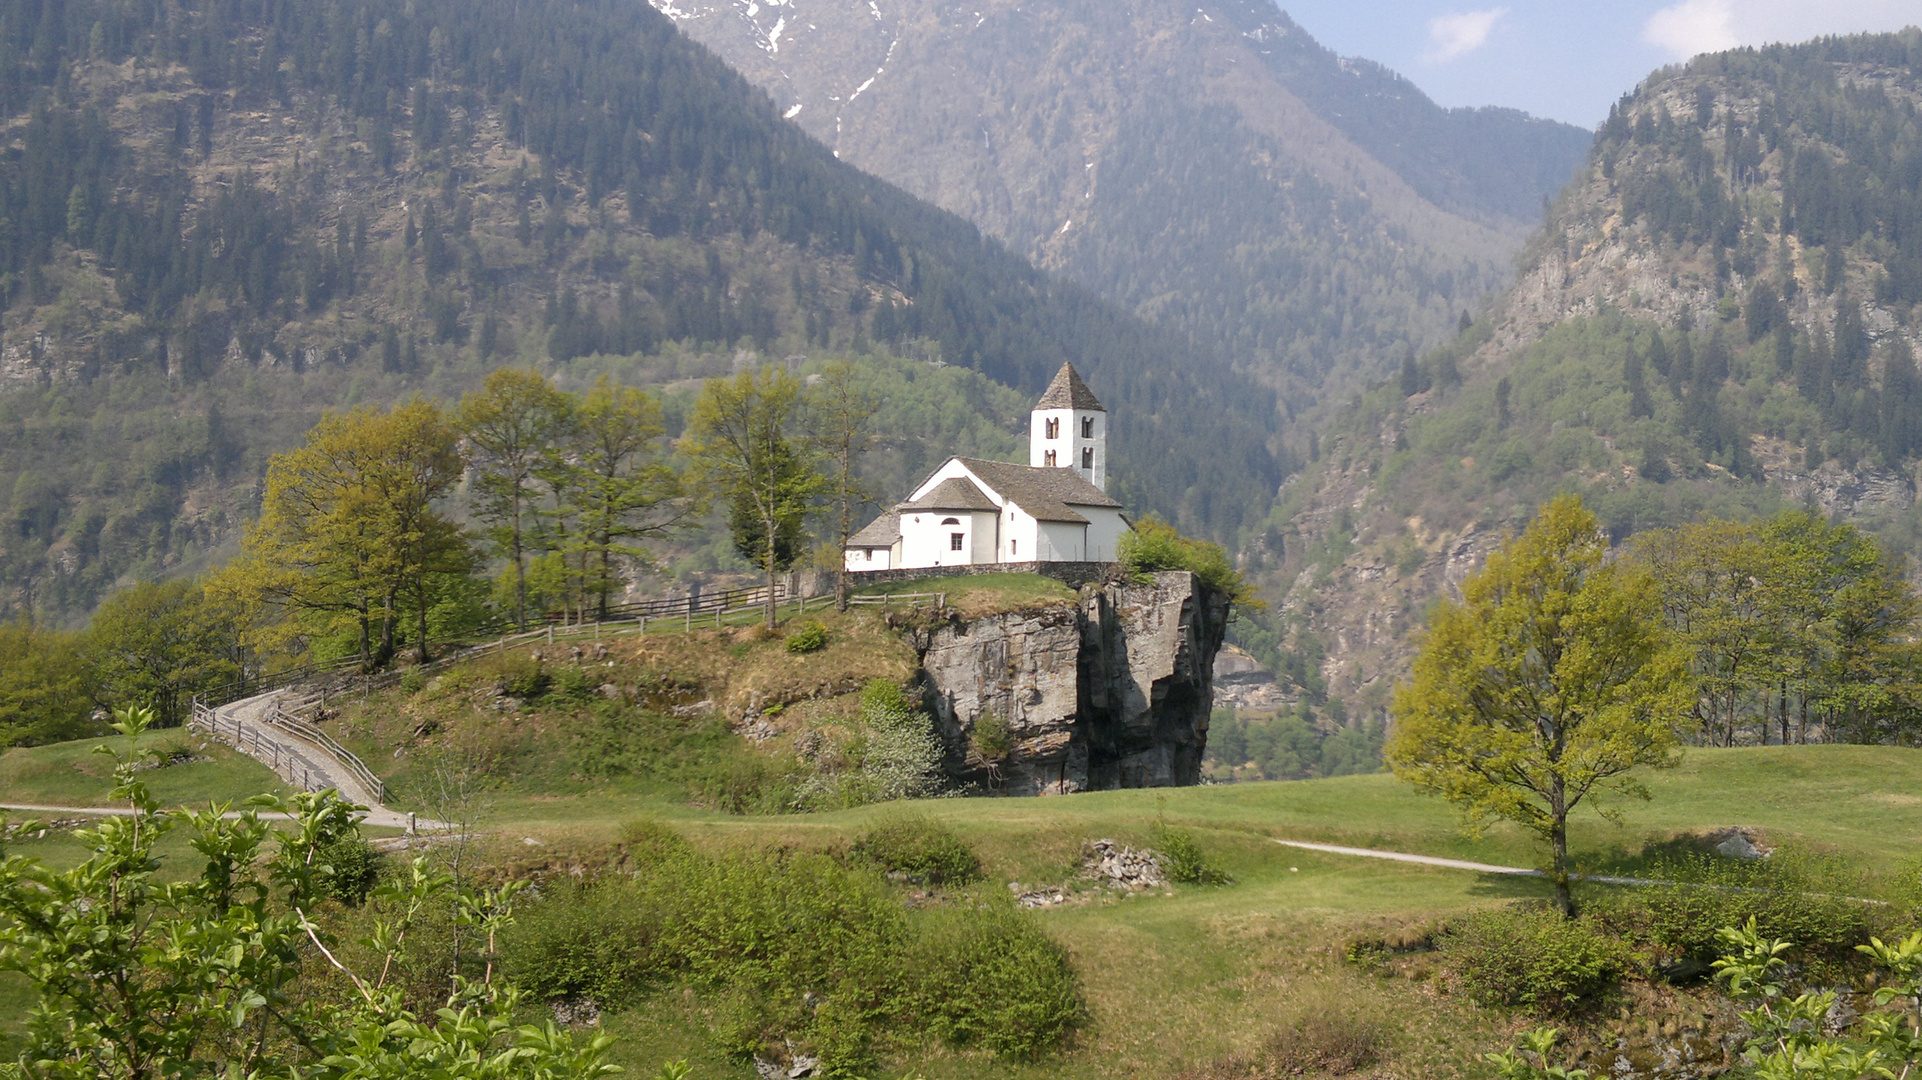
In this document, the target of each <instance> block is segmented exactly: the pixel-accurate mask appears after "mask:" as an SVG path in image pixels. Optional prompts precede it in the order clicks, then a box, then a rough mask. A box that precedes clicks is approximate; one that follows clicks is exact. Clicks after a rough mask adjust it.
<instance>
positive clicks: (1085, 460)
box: [1081, 446, 1094, 469]
mask: <svg viewBox="0 0 1922 1080" xmlns="http://www.w3.org/2000/svg"><path fill="white" fill-rule="evenodd" d="M1081 467H1082V468H1084V469H1092V468H1094V447H1092V446H1090V447H1087V448H1085V449H1083V450H1082V451H1081Z"/></svg>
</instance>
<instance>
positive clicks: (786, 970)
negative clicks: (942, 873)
mask: <svg viewBox="0 0 1922 1080" xmlns="http://www.w3.org/2000/svg"><path fill="white" fill-rule="evenodd" d="M638 832H639V834H640V835H641V837H642V838H643V839H646V838H648V837H653V838H658V837H659V836H660V830H659V828H658V827H656V826H654V825H652V824H649V825H643V826H640V827H639V829H638ZM669 843H670V846H673V845H672V842H671V841H670V842H669ZM502 955H503V970H504V971H505V972H506V974H507V976H508V977H509V978H510V979H511V980H512V981H513V982H514V983H515V984H516V985H518V986H520V987H521V988H522V989H524V990H526V991H527V992H529V993H530V994H532V995H533V996H534V997H535V998H536V999H538V1000H544V1001H551V1000H555V999H558V998H566V997H576V996H581V995H586V996H589V997H592V998H594V999H595V1000H596V1001H598V1002H600V1003H602V1004H603V1005H610V1006H618V1005H619V1004H621V1003H625V1002H632V1001H633V1000H635V999H636V997H637V996H638V995H640V994H643V993H647V992H650V991H659V990H666V989H670V988H685V989H688V990H692V991H695V992H697V993H701V994H705V995H709V999H710V1001H711V1002H712V1003H713V1004H714V1005H715V1010H716V1018H715V1022H714V1030H715V1033H716V1037H717V1039H718V1040H719V1041H720V1042H721V1043H722V1044H723V1045H724V1046H725V1047H727V1048H728V1049H729V1050H730V1051H732V1052H734V1053H737V1054H742V1055H746V1054H750V1053H760V1052H762V1050H761V1048H763V1047H767V1048H771V1049H772V1048H781V1047H784V1044H786V1043H787V1042H788V1040H792V1041H793V1044H794V1047H795V1049H796V1050H805V1051H806V1052H809V1053H814V1054H819V1055H820V1056H821V1057H822V1066H823V1068H824V1071H826V1072H827V1073H829V1074H830V1075H831V1074H834V1073H836V1072H842V1071H846V1070H848V1069H850V1068H854V1067H857V1066H859V1065H861V1064H863V1062H864V1059H865V1058H867V1057H868V1055H869V1054H870V1053H871V1052H872V1048H873V1046H874V1044H875V1043H876V1042H877V1041H880V1040H886V1039H892V1040H893V1041H894V1042H896V1043H897V1044H901V1045H905V1046H914V1045H918V1043H919V1039H920V1038H922V1037H925V1035H932V1036H933V1037H934V1038H937V1039H940V1040H942V1041H944V1042H946V1043H949V1044H951V1045H955V1046H961V1045H967V1044H975V1045H980V1046H983V1047H985V1048H987V1049H989V1050H992V1051H994V1052H996V1053H1000V1054H1005V1055H1011V1056H1033V1055H1035V1054H1039V1053H1042V1052H1045V1051H1046V1050H1048V1049H1049V1048H1051V1047H1054V1046H1056V1045H1057V1044H1058V1043H1059V1042H1060V1040H1061V1039H1062V1038H1063V1037H1064V1036H1065V1035H1066V1033H1067V1032H1068V1030H1069V1029H1070V1028H1071V1027H1072V1025H1073V1024H1074V1023H1075V1022H1076V1020H1077V1019H1078V1018H1079V1017H1080V1015H1081V1011H1082V1009H1081V998H1080V992H1079V989H1078V985H1077V982H1076V979H1075V975H1074V971H1073V969H1072V968H1071V967H1070V966H1069V964H1068V961H1067V958H1066V956H1065V955H1064V953H1063V952H1062V950H1061V949H1060V947H1059V946H1057V945H1055V944H1054V942H1053V941H1052V940H1050V939H1049V938H1048V936H1047V935H1046V934H1044V933H1043V932H1042V931H1041V930H1040V929H1039V927H1038V926H1037V925H1036V924H1035V922H1034V920H1033V919H1032V917H1031V916H1029V915H1028V914H1026V913H1024V912H1021V911H1018V910H1016V909H1015V908H1014V906H1013V902H1012V901H1011V900H1010V899H1009V898H1008V897H1007V896H1006V895H1005V894H1003V893H1001V892H1000V890H993V891H991V892H989V893H988V894H986V895H983V896H981V897H979V898H977V899H975V900H973V901H971V902H969V903H966V904H957V905H952V906H942V907H934V908H923V909H917V910H909V909H908V908H906V907H904V906H903V905H902V903H901V901H900V898H899V895H898V894H897V893H896V892H895V891H894V890H893V889H892V888H890V887H889V886H888V885H887V883H886V882H885V881H884V880H883V879H882V878H881V877H880V876H879V875H878V874H875V873H873V872H872V871H870V870H867V869H866V868H864V867H861V866H846V865H842V864H841V863H839V862H837V861H835V860H834V859H831V858H828V857H826V856H823V855H814V854H801V853H794V852H776V851H761V852H746V853H739V852H736V853H731V854H729V855H728V856H727V857H715V858H710V857H707V856H704V855H701V854H699V853H696V852H686V853H682V854H677V855H673V856H671V857H668V858H663V859H660V860H657V861H655V862H653V863H651V864H648V865H641V866H637V867H636V868H635V869H634V870H633V873H632V875H631V876H623V877H618V878H615V877H609V878H605V879H602V880H599V881H595V882H589V883H586V884H580V885H571V886H561V887H558V888H557V889H556V890H555V891H553V892H551V893H549V894H548V895H547V896H545V897H543V898H541V899H540V900H538V901H536V902H534V903H532V904H530V905H529V906H528V907H527V908H526V909H524V910H523V911H521V912H520V917H519V919H518V921H517V922H516V924H515V925H514V926H513V927H512V928H510V929H509V931H508V932H507V934H506V936H505V937H504V939H503V941H502ZM804 991H805V994H804ZM909 1032H912V1033H915V1034H912V1035H910V1034H905V1033H909ZM895 1033H902V1034H895Z"/></svg>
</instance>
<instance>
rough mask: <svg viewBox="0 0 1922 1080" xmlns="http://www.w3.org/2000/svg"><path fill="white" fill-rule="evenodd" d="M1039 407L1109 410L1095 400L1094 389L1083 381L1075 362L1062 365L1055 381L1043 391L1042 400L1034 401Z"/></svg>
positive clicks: (1088, 410)
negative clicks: (1089, 387) (1075, 367)
mask: <svg viewBox="0 0 1922 1080" xmlns="http://www.w3.org/2000/svg"><path fill="white" fill-rule="evenodd" d="M1034 407H1035V408H1037V409H1081V410H1084V411H1087V412H1107V411H1108V410H1106V409H1104V408H1102V407H1101V402H1099V401H1097V400H1095V396H1094V391H1093V390H1090V389H1088V384H1087V383H1084V382H1082V381H1081V373H1080V372H1078V371H1076V370H1075V369H1074V365H1073V364H1063V365H1061V370H1060V371H1057V372H1055V373H1054V381H1053V382H1051V383H1049V384H1048V388H1047V389H1046V390H1043V391H1042V392H1041V400H1040V401H1037V402H1035V403H1034Z"/></svg>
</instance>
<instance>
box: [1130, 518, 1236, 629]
mask: <svg viewBox="0 0 1922 1080" xmlns="http://www.w3.org/2000/svg"><path fill="white" fill-rule="evenodd" d="M1116 557H1117V558H1118V559H1119V560H1120V562H1121V565H1122V566H1124V567H1126V568H1127V570H1128V572H1129V573H1130V574H1135V575H1145V574H1149V573H1153V572H1154V571H1157V570H1186V571H1188V572H1190V573H1192V574H1194V576H1195V577H1196V578H1198V579H1200V581H1201V583H1202V584H1203V585H1206V586H1208V587H1209V588H1210V589H1213V590H1215V591H1216V592H1219V593H1223V594H1225V595H1227V596H1228V597H1229V598H1230V599H1231V600H1233V601H1234V602H1236V603H1237V604H1240V605H1242V606H1244V607H1247V606H1249V605H1251V604H1253V603H1255V598H1254V594H1253V590H1251V589H1250V588H1249V587H1248V583H1247V582H1246V581H1244V580H1242V577H1241V574H1240V573H1238V572H1237V571H1236V570H1235V567H1234V564H1233V563H1232V562H1229V561H1228V553H1227V552H1226V551H1224V550H1222V547H1221V545H1220V544H1211V543H1209V542H1208V541H1206V540H1190V539H1188V538H1187V537H1185V536H1182V535H1181V534H1180V533H1179V532H1176V531H1175V527H1174V526H1173V525H1170V524H1168V523H1167V522H1165V521H1163V520H1161V519H1160V518H1158V517H1155V516H1154V515H1152V514H1150V515H1149V516H1147V517H1144V518H1142V519H1141V520H1140V521H1138V522H1136V523H1135V526H1134V528H1133V529H1131V530H1129V531H1128V532H1127V533H1124V534H1123V535H1122V537H1121V543H1120V545H1119V550H1117V551H1116Z"/></svg>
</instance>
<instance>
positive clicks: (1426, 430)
mask: <svg viewBox="0 0 1922 1080" xmlns="http://www.w3.org/2000/svg"><path fill="white" fill-rule="evenodd" d="M1919 347H1922V31H1918V30H1913V29H1912V30H1909V31H1906V32H1904V33H1901V34H1890V35H1872V36H1857V37H1847V38H1830V39H1824V40H1821V41H1817V42H1812V43H1808V44H1804V45H1796V46H1779V47H1771V48H1767V49H1761V50H1750V49H1743V50H1737V51H1734V52H1729V53H1723V54H1715V55H1707V56H1702V57H1698V58H1696V59H1695V60H1693V61H1691V62H1690V63H1689V64H1687V65H1685V66H1679V67H1674V68H1668V69H1664V70H1662V71H1660V72H1657V73H1655V74H1654V75H1652V76H1651V77H1650V78H1649V79H1648V80H1646V81H1645V82H1644V83H1643V84H1642V85H1641V86H1640V87H1638V88H1637V89H1636V90H1635V91H1634V92H1633V93H1632V94H1629V95H1627V96H1625V97H1624V98H1623V99H1622V101H1621V102H1620V103H1619V104H1618V106H1617V107H1616V108H1615V109H1614V110H1613V111H1612V112H1611V115H1610V117H1609V119H1608V121H1607V122H1606V123H1605V124H1604V125H1603V126H1602V128H1601V130H1600V132H1599V134H1598V136H1597V138H1596V140H1595V142H1594V146H1593V148H1592V150H1591V151H1590V154H1589V158H1588V163H1587V165H1586V166H1585V168H1584V169H1583V171H1582V173H1581V174H1580V175H1579V176H1578V177H1577V178H1576V180H1575V181H1574V183H1572V184H1571V185H1570V186H1569V187H1568V188H1567V189H1566V190H1564V191H1563V193H1562V194H1561V196H1560V197H1559V199H1558V200H1557V201H1556V203H1555V205H1554V208H1553V210H1552V213H1551V216H1550V218H1549V220H1548V223H1547V227H1546V228H1545V229H1544V230H1543V231H1541V232H1540V233H1539V234H1537V235H1536V236H1535V237H1534V238H1533V239H1531V240H1530V242H1529V244H1528V246H1527V249H1526V251H1525V253H1524V257H1523V260H1522V270H1521V274H1520V277H1519V279H1518V280H1517V281H1516V283H1515V284H1514V285H1513V286H1512V287H1511V288H1510V289H1509V290H1507V292H1506V293H1505V294H1504V295H1503V296H1502V298H1501V300H1500V301H1499V302H1498V303H1497V304H1495V305H1494V307H1493V308H1492V310H1491V311H1490V312H1489V313H1488V315H1487V316H1486V317H1485V318H1483V319H1482V320H1481V321H1480V322H1478V323H1477V324H1476V325H1475V326H1473V327H1472V328H1471V329H1469V330H1468V331H1466V332H1465V333H1463V334H1461V335H1460V336H1459V337H1458V338H1457V339H1456V340H1454V341H1452V342H1450V343H1449V344H1448V345H1447V346H1445V347H1442V348H1439V349H1436V350H1433V351H1431V352H1430V353H1428V354H1427V355H1425V356H1424V357H1423V358H1422V359H1421V361H1420V362H1419V363H1413V362H1411V363H1409V364H1407V365H1406V366H1405V367H1404V370H1403V371H1402V372H1401V373H1400V374H1398V375H1397V376H1395V377H1393V378H1391V379H1389V380H1387V381H1386V382H1385V383H1382V384H1380V385H1377V386H1375V387H1374V388H1372V389H1370V390H1369V391H1367V392H1366V393H1365V394H1362V395H1358V396H1357V397H1355V398H1354V399H1353V400H1352V401H1350V402H1348V403H1346V404H1345V406H1344V408H1343V410H1342V411H1341V413H1340V415H1339V416H1338V417H1336V418H1335V420H1334V421H1333V422H1332V423H1331V425H1330V426H1329V428H1328V429H1326V430H1325V431H1323V432H1322V433H1321V436H1320V438H1319V441H1318V443H1319V445H1318V449H1319V460H1318V461H1316V462H1315V463H1314V464H1312V465H1311V466H1310V467H1309V469H1308V470H1306V471H1305V472H1304V473H1303V474H1301V475H1299V476H1298V477H1296V478H1294V479H1291V480H1290V481H1289V483H1288V484H1287V485H1286V486H1285V487H1284V489H1283V496H1282V499H1281V502H1280V504H1279V505H1278V506H1277V508H1276V510H1275V513H1274V515H1273V518H1272V524H1273V528H1272V529H1271V530H1270V532H1269V533H1268V535H1267V536H1266V537H1264V538H1263V539H1262V540H1261V541H1260V542H1259V543H1258V544H1254V545H1250V546H1249V548H1248V549H1247V552H1246V553H1247V554H1248V555H1249V556H1250V557H1252V558H1253V559H1254V560H1255V561H1256V562H1257V563H1258V564H1259V565H1262V566H1264V567H1265V570H1264V571H1263V572H1264V573H1266V574H1267V575H1268V578H1269V580H1271V581H1272V582H1274V583H1275V591H1276V595H1278V596H1279V597H1280V598H1281V602H1280V603H1279V604H1278V605H1277V608H1276V611H1275V615H1274V617H1273V618H1272V619H1271V620H1270V622H1269V625H1268V626H1267V628H1266V629H1265V630H1262V631H1257V632H1256V633H1255V635H1254V636H1255V637H1256V638H1259V639H1260V640H1259V642H1258V643H1259V644H1261V645H1264V646H1266V647H1267V648H1268V650H1269V655H1271V656H1274V657H1277V658H1281V659H1284V660H1288V661H1291V662H1293V663H1294V665H1295V667H1296V669H1297V674H1299V675H1301V676H1302V679H1303V681H1304V682H1308V683H1315V684H1317V686H1319V685H1320V684H1322V683H1325V684H1326V686H1327V689H1328V691H1329V692H1331V693H1335V694H1338V695H1341V696H1344V697H1347V698H1348V699H1349V700H1350V701H1351V702H1355V701H1357V700H1359V701H1361V702H1365V703H1366V705H1367V708H1368V709H1374V710H1379V708H1380V707H1381V706H1382V705H1383V704H1384V703H1385V700H1386V695H1387V692H1388V689H1389V687H1390V684H1391V683H1392V681H1393V678H1394V676H1395V675H1396V674H1397V673H1398V672H1400V671H1401V670H1403V668H1404V666H1405V663H1406V661H1407V657H1408V655H1409V646H1410V633H1411V631H1412V630H1413V629H1415V628H1416V627H1418V626H1419V625H1420V622H1421V613H1422V611H1423V610H1424V608H1425V606H1426V604H1427V603H1428V601H1429V600H1430V599H1431V598H1432V597H1434V596H1435V595H1437V594H1438V593H1440V592H1441V591H1443V590H1445V589H1447V588H1449V587H1450V586H1452V585H1453V584H1454V583H1455V582H1457V581H1459V580H1460V578H1461V576H1462V575H1463V574H1465V573H1467V572H1468V571H1469V570H1471V569H1473V568H1474V566H1475V565H1477V563H1478V562H1479V560H1480V558H1481V557H1482V555H1484V554H1485V553H1486V552H1487V551H1488V550H1489V549H1490V548H1492V547H1493V546H1495V545H1496V544H1498V543H1499V542H1500V541H1501V538H1502V536H1503V535H1504V533H1505V532H1507V531H1509V530H1513V529H1518V528H1519V526H1520V525H1521V523H1522V522H1523V521H1524V520H1525V518H1526V517H1527V516H1528V515H1529V514H1530V513H1531V512H1532V511H1533V509H1534V508H1535V506H1537V505H1538V504H1539V503H1540V502H1541V500H1543V499H1544V498H1546V497H1547V496H1549V495H1550V494H1552V493H1554V492H1556V491H1561V490H1573V491H1576V492H1579V493H1581V494H1582V495H1583V496H1584V498H1585V499H1586V500H1587V501H1588V502H1589V504H1590V505H1591V506H1593V507H1594V508H1595V509H1596V510H1597V512H1598V513H1599V514H1600V516H1601V519H1602V521H1603V523H1604V525H1605V526H1606V527H1607V528H1608V529H1609V530H1610V532H1611V533H1612V534H1613V535H1615V536H1616V537H1617V538H1624V537H1627V536H1629V535H1631V534H1633V533H1635V532H1637V531H1640V530H1643V529H1648V528H1654V527H1661V526H1667V525H1674V524H1679V523H1683V522H1686V521H1689V520H1692V519H1694V518H1697V517H1699V516H1701V515H1705V514H1708V515H1720V516H1732V517H1743V516H1747V515H1750V514H1754V513H1758V512H1769V511H1773V510H1778V509H1782V508H1786V507H1794V506H1808V507H1812V508H1815V509H1817V510H1818V511H1820V512H1823V513H1825V514H1831V515H1835V516H1838V517H1840V518H1842V519H1845V520H1849V521H1853V522H1856V523H1858V524H1861V525H1864V526H1866V527H1869V528H1871V529H1873V530H1875V531H1876V532H1877V533H1878V534H1879V535H1880V536H1881V537H1882V539H1883V540H1884V542H1885V543H1886V544H1888V545H1889V546H1890V547H1891V548H1893V549H1894V550H1895V551H1897V552H1900V553H1903V554H1907V555H1910V556H1914V555H1916V554H1919V553H1922V513H1919V512H1918V510H1917V505H1916V494H1917V482H1918V470H1917V460H1918V456H1922V374H1919V373H1918V371H1917V367H1916V354H1917V351H1918V348H1919ZM1264 634H1266V635H1271V636H1265V637H1264V636H1263V635H1264Z"/></svg>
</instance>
